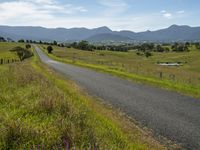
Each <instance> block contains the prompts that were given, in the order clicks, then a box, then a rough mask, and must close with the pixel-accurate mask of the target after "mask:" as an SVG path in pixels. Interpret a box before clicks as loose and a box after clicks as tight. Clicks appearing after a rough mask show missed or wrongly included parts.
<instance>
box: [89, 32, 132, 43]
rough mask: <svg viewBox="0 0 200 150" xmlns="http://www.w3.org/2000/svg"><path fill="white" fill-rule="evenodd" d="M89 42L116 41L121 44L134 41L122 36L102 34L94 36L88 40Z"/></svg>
mask: <svg viewBox="0 0 200 150" xmlns="http://www.w3.org/2000/svg"><path fill="white" fill-rule="evenodd" d="M86 40H87V41H89V42H106V41H114V42H121V41H132V39H131V38H129V37H126V36H121V35H116V34H113V33H102V34H95V35H94V36H91V37H89V38H88V39H86Z"/></svg>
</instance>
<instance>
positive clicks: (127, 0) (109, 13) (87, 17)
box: [0, 0, 200, 32]
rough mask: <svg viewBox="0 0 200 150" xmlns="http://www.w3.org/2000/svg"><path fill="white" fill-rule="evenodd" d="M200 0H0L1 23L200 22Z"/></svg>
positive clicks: (115, 26) (136, 27) (143, 26)
mask: <svg viewBox="0 0 200 150" xmlns="http://www.w3.org/2000/svg"><path fill="white" fill-rule="evenodd" d="M199 6H200V1H199V0H0V25H10V26H43V27H48V28H57V27H64V28H73V27H86V28H97V27H101V26H107V27H109V28H111V29H112V30H117V31H119V30H132V31H135V32H139V31H146V30H151V31H152V30H157V29H162V28H166V27H169V26H170V25H173V24H177V25H190V26H200V19H199V15H200V9H199Z"/></svg>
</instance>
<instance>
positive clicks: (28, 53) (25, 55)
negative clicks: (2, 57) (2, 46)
mask: <svg viewBox="0 0 200 150" xmlns="http://www.w3.org/2000/svg"><path fill="white" fill-rule="evenodd" d="M10 51H11V52H16V53H17V55H18V57H19V59H20V61H23V60H24V59H26V58H30V57H32V56H33V53H32V52H31V51H29V50H27V49H24V48H22V47H19V46H18V47H15V48H13V49H12V50H10Z"/></svg>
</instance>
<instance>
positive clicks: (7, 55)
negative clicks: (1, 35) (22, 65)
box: [0, 42, 24, 59]
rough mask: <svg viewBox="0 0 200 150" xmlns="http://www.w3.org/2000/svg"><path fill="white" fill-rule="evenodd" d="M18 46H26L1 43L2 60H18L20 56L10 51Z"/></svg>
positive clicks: (0, 56)
mask: <svg viewBox="0 0 200 150" xmlns="http://www.w3.org/2000/svg"><path fill="white" fill-rule="evenodd" d="M16 46H22V47H24V44H22V43H11V42H1V43H0V59H18V56H17V55H16V54H15V53H12V52H10V50H11V49H12V48H14V47H16Z"/></svg>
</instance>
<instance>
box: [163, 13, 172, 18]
mask: <svg viewBox="0 0 200 150" xmlns="http://www.w3.org/2000/svg"><path fill="white" fill-rule="evenodd" d="M163 16H164V17H165V18H167V19H171V18H172V14H171V13H164V14H163Z"/></svg>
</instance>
